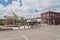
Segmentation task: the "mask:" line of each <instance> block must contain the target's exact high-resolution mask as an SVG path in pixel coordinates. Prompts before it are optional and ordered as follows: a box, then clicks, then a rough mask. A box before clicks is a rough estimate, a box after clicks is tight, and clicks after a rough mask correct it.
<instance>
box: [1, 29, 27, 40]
mask: <svg viewBox="0 0 60 40" xmlns="http://www.w3.org/2000/svg"><path fill="white" fill-rule="evenodd" d="M0 40H26V39H25V38H24V37H23V36H22V35H21V34H20V33H19V32H18V30H11V31H9V30H8V31H0Z"/></svg>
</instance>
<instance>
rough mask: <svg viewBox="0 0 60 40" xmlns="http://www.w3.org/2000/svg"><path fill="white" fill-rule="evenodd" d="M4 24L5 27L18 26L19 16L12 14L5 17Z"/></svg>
mask: <svg viewBox="0 0 60 40" xmlns="http://www.w3.org/2000/svg"><path fill="white" fill-rule="evenodd" d="M3 23H4V25H5V26H18V16H17V15H16V14H15V13H14V12H11V13H9V14H7V15H5V16H4V20H3Z"/></svg>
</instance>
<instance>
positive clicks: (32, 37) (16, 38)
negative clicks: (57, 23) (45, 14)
mask: <svg viewBox="0 0 60 40" xmlns="http://www.w3.org/2000/svg"><path fill="white" fill-rule="evenodd" d="M48 28H49V27H48ZM55 29H56V27H55V28H54V29H53V27H52V28H51V29H49V31H46V30H47V28H41V27H39V28H32V29H25V30H7V31H0V40H60V30H59V31H57V29H60V28H59V27H57V29H56V30H55Z"/></svg>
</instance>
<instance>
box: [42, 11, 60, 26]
mask: <svg viewBox="0 0 60 40" xmlns="http://www.w3.org/2000/svg"><path fill="white" fill-rule="evenodd" d="M41 23H42V24H54V25H58V24H60V13H59V12H52V11H48V12H44V13H41Z"/></svg>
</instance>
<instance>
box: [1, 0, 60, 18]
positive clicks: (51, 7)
mask: <svg viewBox="0 0 60 40" xmlns="http://www.w3.org/2000/svg"><path fill="white" fill-rule="evenodd" d="M11 11H13V12H14V13H15V14H16V15H18V16H19V17H20V16H22V17H25V18H30V17H32V18H33V17H39V16H40V13H41V12H46V11H57V12H60V0H0V18H3V16H4V15H6V14H8V13H11Z"/></svg>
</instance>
